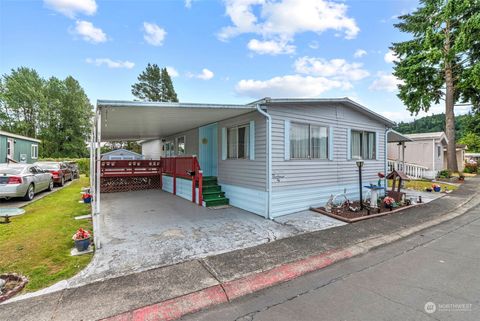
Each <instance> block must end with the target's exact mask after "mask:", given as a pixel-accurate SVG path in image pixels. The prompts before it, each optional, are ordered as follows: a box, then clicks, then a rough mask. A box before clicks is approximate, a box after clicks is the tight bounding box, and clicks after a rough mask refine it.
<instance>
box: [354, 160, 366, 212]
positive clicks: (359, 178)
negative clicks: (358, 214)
mask: <svg viewBox="0 0 480 321" xmlns="http://www.w3.org/2000/svg"><path fill="white" fill-rule="evenodd" d="M356 163H357V167H358V186H359V187H360V210H363V193H362V167H363V163H364V161H363V159H361V158H360V159H359V160H357V162H356Z"/></svg>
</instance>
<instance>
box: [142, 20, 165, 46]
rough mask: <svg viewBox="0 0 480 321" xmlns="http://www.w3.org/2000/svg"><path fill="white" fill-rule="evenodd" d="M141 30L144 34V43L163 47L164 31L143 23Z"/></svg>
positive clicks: (153, 25)
mask: <svg viewBox="0 0 480 321" xmlns="http://www.w3.org/2000/svg"><path fill="white" fill-rule="evenodd" d="M143 30H144V32H145V34H144V35H143V39H145V41H146V42H148V43H149V44H151V45H152V46H161V45H163V40H165V36H166V35H167V32H166V31H165V29H163V28H161V27H160V26H158V25H156V24H154V23H150V22H144V23H143Z"/></svg>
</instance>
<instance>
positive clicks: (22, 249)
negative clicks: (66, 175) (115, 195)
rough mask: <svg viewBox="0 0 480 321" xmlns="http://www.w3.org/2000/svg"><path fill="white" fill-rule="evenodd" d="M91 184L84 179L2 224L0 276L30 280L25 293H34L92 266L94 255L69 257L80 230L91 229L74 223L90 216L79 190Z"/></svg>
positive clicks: (0, 231) (79, 222)
mask: <svg viewBox="0 0 480 321" xmlns="http://www.w3.org/2000/svg"><path fill="white" fill-rule="evenodd" d="M88 184H89V181H88V178H86V177H81V178H80V179H79V180H76V181H74V182H73V183H72V184H70V186H68V187H65V188H64V189H62V190H60V191H58V192H55V193H53V194H51V195H48V196H46V197H44V198H42V199H41V200H38V201H36V202H34V203H32V204H30V205H28V206H27V207H25V210H26V213H25V214H24V215H21V216H19V217H16V218H12V219H11V223H10V224H0V273H4V272H16V273H20V274H22V275H25V276H27V277H28V279H29V282H28V285H27V286H26V291H35V290H38V289H41V288H44V287H47V286H49V285H52V284H54V283H55V282H58V281H60V280H63V279H67V278H69V277H71V276H73V275H75V274H76V273H78V272H79V271H80V270H82V269H83V268H84V267H85V266H86V265H87V264H88V263H89V262H90V260H91V258H92V255H91V254H86V255H81V256H75V257H73V256H70V249H71V248H72V247H73V241H72V235H73V234H74V233H75V231H76V230H77V228H79V227H83V228H85V229H88V230H89V231H91V229H92V224H91V222H90V221H89V220H81V221H77V220H75V219H74V217H75V216H79V215H85V214H89V206H88V205H86V204H81V203H79V202H78V201H79V200H80V188H81V187H82V186H88Z"/></svg>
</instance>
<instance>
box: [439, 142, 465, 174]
mask: <svg viewBox="0 0 480 321" xmlns="http://www.w3.org/2000/svg"><path fill="white" fill-rule="evenodd" d="M466 149H467V145H463V144H457V146H456V149H455V153H456V154H457V165H458V171H459V172H463V169H464V168H465V151H466ZM443 159H444V160H445V164H444V166H443V169H447V168H448V158H447V148H444V150H443Z"/></svg>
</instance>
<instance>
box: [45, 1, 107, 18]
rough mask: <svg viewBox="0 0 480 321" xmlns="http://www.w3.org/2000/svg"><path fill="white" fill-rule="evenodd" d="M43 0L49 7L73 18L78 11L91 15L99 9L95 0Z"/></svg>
mask: <svg viewBox="0 0 480 321" xmlns="http://www.w3.org/2000/svg"><path fill="white" fill-rule="evenodd" d="M43 2H44V3H45V5H46V6H47V7H48V8H50V9H53V10H55V11H57V12H60V13H61V14H63V15H65V16H67V17H69V18H72V19H73V18H75V16H76V15H77V14H78V13H83V14H86V15H89V16H91V15H93V14H94V13H95V12H96V11H97V3H96V2H95V0H43Z"/></svg>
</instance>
